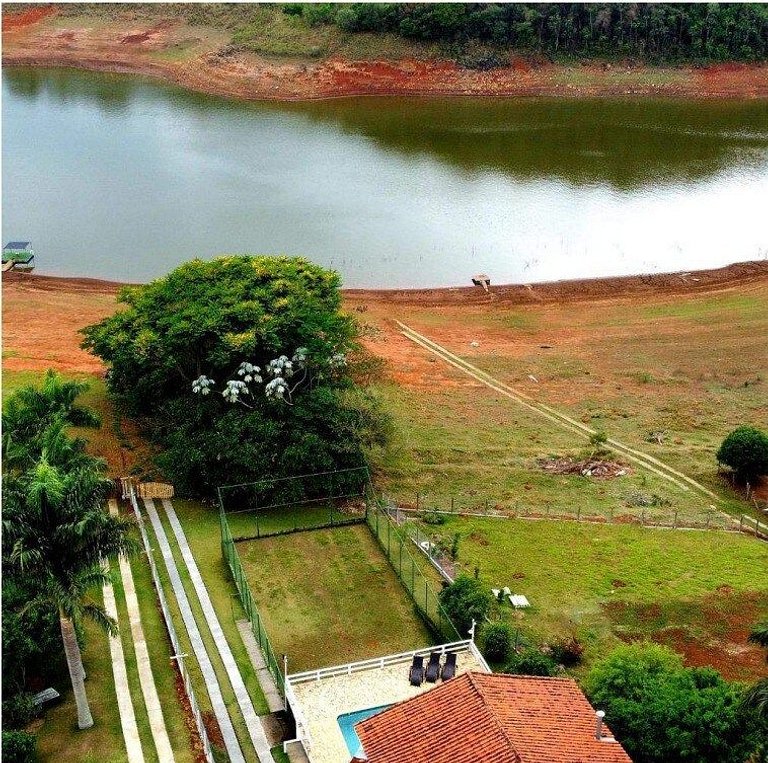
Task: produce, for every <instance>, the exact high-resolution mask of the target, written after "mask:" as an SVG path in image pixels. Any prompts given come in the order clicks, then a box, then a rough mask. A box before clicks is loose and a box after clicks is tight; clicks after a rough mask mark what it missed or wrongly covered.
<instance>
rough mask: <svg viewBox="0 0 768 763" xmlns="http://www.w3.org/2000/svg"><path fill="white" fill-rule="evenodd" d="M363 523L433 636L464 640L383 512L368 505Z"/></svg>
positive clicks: (397, 529)
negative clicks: (377, 543)
mask: <svg viewBox="0 0 768 763" xmlns="http://www.w3.org/2000/svg"><path fill="white" fill-rule="evenodd" d="M366 521H367V522H368V527H369V528H370V529H371V532H372V533H373V535H374V537H375V538H376V540H377V541H378V542H379V545H380V546H381V548H382V550H383V551H384V554H385V555H386V557H387V559H388V560H389V563H390V564H391V565H392V568H393V569H394V571H395V574H396V575H397V577H398V578H399V579H400V582H401V583H402V584H403V585H404V586H405V588H406V590H407V591H408V593H409V594H410V595H411V598H412V599H413V601H414V603H415V604H416V609H417V610H418V611H419V613H420V614H421V616H422V617H423V618H424V619H425V620H426V621H427V622H428V623H429V625H430V626H431V627H432V629H433V630H434V631H435V633H437V634H439V635H440V637H441V638H442V639H443V640H444V641H446V642H452V641H460V640H461V639H462V638H466V634H464V635H462V634H460V633H459V631H458V630H457V629H456V626H455V625H454V624H453V623H452V622H451V619H450V618H449V617H448V615H447V613H446V612H445V610H444V609H443V607H442V605H441V604H440V600H439V599H438V597H437V594H436V593H435V591H434V589H433V587H432V585H431V583H430V581H429V579H428V578H427V577H426V576H425V575H424V573H423V572H422V571H421V568H420V567H419V565H418V564H417V562H416V560H415V559H414V557H413V554H412V553H411V550H410V548H409V544H410V543H411V541H410V540H409V539H408V538H407V537H405V536H404V535H403V534H402V533H401V532H400V529H399V528H398V527H397V525H396V524H395V523H394V522H393V521H392V519H391V518H390V517H389V515H388V514H387V512H386V511H385V510H383V509H380V508H379V507H378V506H376V505H375V504H373V503H371V504H370V505H369V506H368V512H367V514H366Z"/></svg>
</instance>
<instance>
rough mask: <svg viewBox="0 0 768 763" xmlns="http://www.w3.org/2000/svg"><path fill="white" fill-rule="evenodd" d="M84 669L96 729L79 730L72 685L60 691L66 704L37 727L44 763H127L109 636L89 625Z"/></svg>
mask: <svg viewBox="0 0 768 763" xmlns="http://www.w3.org/2000/svg"><path fill="white" fill-rule="evenodd" d="M85 632H86V639H87V642H86V648H85V650H84V651H83V665H84V666H85V670H86V673H87V674H88V678H87V680H86V682H85V688H86V691H87V693H88V699H89V702H90V705H91V712H92V713H93V719H94V726H93V727H92V728H90V729H86V730H85V731H80V730H79V729H78V728H77V711H76V709H75V701H74V697H73V695H72V691H71V689H70V688H69V684H68V683H64V682H65V681H66V680H68V679H67V678H66V673H65V677H64V678H62V681H63V683H62V684H61V685H60V686H58V687H57V689H58V690H59V691H60V692H61V694H62V698H63V700H62V702H61V703H60V704H58V705H56V706H55V707H52V708H50V709H48V710H46V712H45V713H44V715H43V716H42V721H38V722H37V723H36V724H34V725H33V729H32V730H33V731H34V733H35V734H36V736H37V747H38V754H39V759H40V761H41V763H48V761H50V763H54V761H56V763H58V761H64V763H75V761H76V762H77V763H126V761H127V760H128V757H127V755H126V752H125V743H124V741H123V733H122V728H121V726H120V715H119V713H118V709H117V697H116V695H115V685H114V678H113V676H112V660H111V657H110V653H109V643H108V640H107V636H106V634H105V633H104V632H103V631H100V630H99V629H98V628H97V627H96V626H94V625H90V624H86V626H85Z"/></svg>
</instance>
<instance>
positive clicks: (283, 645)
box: [237, 525, 431, 672]
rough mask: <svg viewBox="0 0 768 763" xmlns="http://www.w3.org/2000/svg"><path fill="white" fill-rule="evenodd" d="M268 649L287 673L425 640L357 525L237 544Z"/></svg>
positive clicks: (382, 561) (397, 587)
mask: <svg viewBox="0 0 768 763" xmlns="http://www.w3.org/2000/svg"><path fill="white" fill-rule="evenodd" d="M237 550H238V552H239V554H240V559H241V561H242V564H243V568H244V569H245V572H246V575H247V577H248V582H249V585H250V587H251V591H252V593H253V595H254V598H255V599H256V601H257V603H258V606H259V609H260V612H261V614H262V616H263V618H264V622H265V626H266V629H267V632H268V633H269V636H270V639H271V641H272V644H273V646H274V648H275V651H276V652H278V653H285V654H287V655H288V659H289V663H288V669H289V672H296V671H301V670H307V669H311V668H319V667H324V666H329V665H337V664H342V663H345V662H353V661H356V660H364V659H367V658H370V657H377V656H380V655H384V654H391V653H397V652H402V651H405V650H407V649H412V648H415V647H418V646H423V645H425V644H429V643H431V637H430V634H429V632H428V631H427V629H426V627H425V626H424V625H423V623H422V621H421V620H420V619H419V618H418V616H417V615H416V614H415V612H414V607H413V603H412V602H411V600H410V598H409V597H408V595H407V594H406V592H405V590H404V589H403V587H402V586H401V584H400V582H399V581H398V579H397V577H396V576H395V574H394V572H393V570H392V568H391V567H390V565H389V563H388V562H387V560H386V559H385V558H384V556H383V554H382V552H381V550H380V549H379V547H378V545H377V544H376V541H375V540H374V539H373V537H372V535H371V533H370V531H369V530H368V528H367V527H366V526H364V525H355V526H352V527H343V528H335V529H331V530H312V531H305V532H300V533H294V534H291V535H284V536H278V537H274V538H262V539H260V540H255V541H248V542H243V543H238V544H237Z"/></svg>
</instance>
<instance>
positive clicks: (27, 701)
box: [3, 694, 37, 729]
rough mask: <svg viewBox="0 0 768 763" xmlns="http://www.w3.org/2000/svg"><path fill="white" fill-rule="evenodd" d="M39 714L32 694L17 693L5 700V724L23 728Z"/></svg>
mask: <svg viewBox="0 0 768 763" xmlns="http://www.w3.org/2000/svg"><path fill="white" fill-rule="evenodd" d="M36 715H37V706H36V705H35V703H34V701H33V700H32V695H31V694H16V695H14V696H12V697H10V698H9V699H6V700H4V701H3V726H4V727H5V728H6V729H23V728H24V727H26V726H29V724H30V722H31V721H32V719H33V718H34V717H35V716H36Z"/></svg>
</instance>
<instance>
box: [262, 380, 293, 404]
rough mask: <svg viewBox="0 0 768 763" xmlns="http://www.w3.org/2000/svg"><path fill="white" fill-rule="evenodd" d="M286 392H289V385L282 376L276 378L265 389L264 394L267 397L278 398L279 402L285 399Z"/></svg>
mask: <svg viewBox="0 0 768 763" xmlns="http://www.w3.org/2000/svg"><path fill="white" fill-rule="evenodd" d="M286 392H288V384H287V382H286V381H285V379H283V377H282V376H276V377H275V378H274V379H272V381H271V382H269V383H268V384H267V386H266V387H264V393H265V394H266V396H267V397H276V398H278V399H279V400H283V399H284V398H285V393H286Z"/></svg>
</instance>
